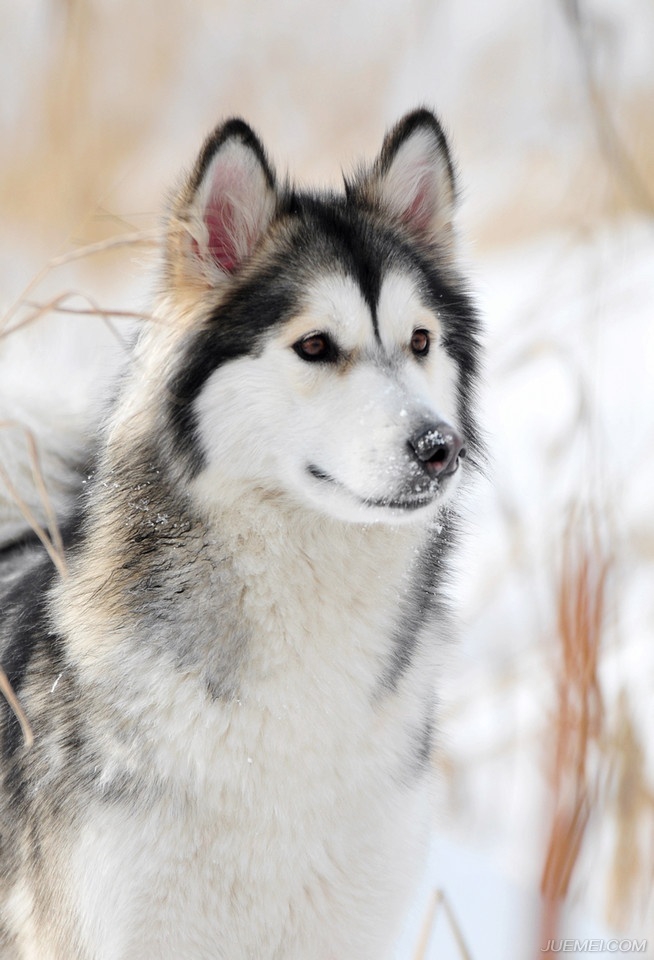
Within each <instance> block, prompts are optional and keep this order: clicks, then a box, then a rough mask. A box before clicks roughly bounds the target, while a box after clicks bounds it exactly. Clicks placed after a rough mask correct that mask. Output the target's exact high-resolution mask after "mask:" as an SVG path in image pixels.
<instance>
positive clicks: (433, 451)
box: [409, 423, 466, 477]
mask: <svg viewBox="0 0 654 960" xmlns="http://www.w3.org/2000/svg"><path fill="white" fill-rule="evenodd" d="M409 447H410V448H411V451H412V452H413V454H414V455H415V456H416V457H417V458H418V460H419V461H420V463H421V464H422V465H423V466H424V468H425V469H426V470H427V472H428V473H429V474H430V475H431V476H433V477H448V476H449V475H450V474H452V473H454V471H455V470H456V468H457V467H458V465H459V457H465V455H466V449H465V447H464V446H463V440H462V439H461V437H460V436H459V434H458V433H457V432H456V430H455V429H454V428H453V427H451V426H450V425H449V423H436V424H434V425H433V426H430V427H428V428H427V429H426V430H425V429H423V430H421V431H420V433H416V434H415V436H413V437H411V439H410V440H409Z"/></svg>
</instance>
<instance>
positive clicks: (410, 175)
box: [347, 109, 456, 244]
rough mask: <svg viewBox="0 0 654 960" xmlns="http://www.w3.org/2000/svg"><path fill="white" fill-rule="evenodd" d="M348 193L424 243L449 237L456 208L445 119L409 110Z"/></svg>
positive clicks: (423, 111)
mask: <svg viewBox="0 0 654 960" xmlns="http://www.w3.org/2000/svg"><path fill="white" fill-rule="evenodd" d="M347 189H348V193H349V194H350V195H353V196H354V197H356V198H357V199H358V200H359V201H360V202H361V201H362V202H363V203H364V204H366V205H368V206H372V207H373V208H380V207H381V208H382V209H383V211H384V212H385V213H386V214H387V215H388V214H390V216H391V217H392V218H393V219H394V220H395V221H396V222H397V223H399V224H401V225H402V226H403V227H405V228H406V229H407V230H408V231H409V233H411V234H412V235H413V236H414V238H415V239H417V240H419V241H420V242H423V243H427V244H431V243H437V242H439V241H440V242H442V241H449V240H450V239H451V237H452V224H453V218H454V211H455V207H456V181H455V174H454V167H453V164H452V160H451V157H450V152H449V149H448V146H447V140H446V138H445V134H444V133H443V130H442V128H441V125H440V123H439V122H438V120H437V119H436V117H435V116H434V114H433V113H431V112H430V111H429V110H424V109H422V110H415V111H413V112H412V113H409V114H407V115H406V116H405V117H404V118H403V119H402V120H400V122H399V123H398V124H397V125H396V126H395V127H394V128H393V129H392V130H391V131H390V133H388V134H387V136H386V138H385V139H384V143H383V146H382V150H381V153H380V155H379V157H378V159H377V162H376V163H375V165H374V167H373V168H372V170H371V171H369V172H367V173H364V174H362V175H361V176H360V177H359V178H358V180H356V181H355V182H354V183H352V184H347Z"/></svg>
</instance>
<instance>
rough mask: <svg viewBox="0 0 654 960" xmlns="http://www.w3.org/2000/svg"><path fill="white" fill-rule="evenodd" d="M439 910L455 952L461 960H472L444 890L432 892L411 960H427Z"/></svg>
mask: <svg viewBox="0 0 654 960" xmlns="http://www.w3.org/2000/svg"><path fill="white" fill-rule="evenodd" d="M440 908H442V910H443V913H444V915H445V919H446V920H447V923H448V926H449V928H450V930H451V931H452V936H453V937H454V942H455V943H456V946H457V950H458V951H459V953H460V955H461V960H472V954H471V953H470V951H469V950H468V947H467V946H466V942H465V939H464V936H463V931H462V930H461V927H460V925H459V922H458V920H457V919H456V915H455V913H454V910H453V909H452V906H451V904H450V902H449V900H448V898H447V896H446V894H445V891H444V890H434V893H433V895H432V898H431V902H430V904H429V909H428V910H427V913H426V915H425V919H424V921H423V925H422V930H421V932H420V939H419V941H418V946H417V949H416V953H415V955H414V958H413V960H427V950H428V948H429V942H430V940H431V938H432V936H433V933H434V928H435V926H436V920H437V917H438V913H439V909H440Z"/></svg>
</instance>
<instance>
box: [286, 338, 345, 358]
mask: <svg viewBox="0 0 654 960" xmlns="http://www.w3.org/2000/svg"><path fill="white" fill-rule="evenodd" d="M293 349H294V350H295V352H296V353H297V355H298V357H301V358H302V360H309V361H313V360H324V361H331V360H335V359H336V348H335V346H334V344H333V343H332V341H331V340H330V339H329V337H328V336H327V334H326V333H311V334H309V336H308V337H304V338H303V339H302V340H298V342H297V343H294V344H293Z"/></svg>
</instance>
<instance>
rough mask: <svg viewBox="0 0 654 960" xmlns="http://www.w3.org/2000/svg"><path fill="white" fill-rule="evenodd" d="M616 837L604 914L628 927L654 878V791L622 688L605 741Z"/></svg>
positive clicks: (647, 897)
mask: <svg viewBox="0 0 654 960" xmlns="http://www.w3.org/2000/svg"><path fill="white" fill-rule="evenodd" d="M607 750H608V753H609V759H610V766H611V773H612V781H613V790H612V798H611V799H612V803H613V811H612V812H613V814H614V818H615V826H616V835H615V843H614V848H613V862H612V865H611V874H610V879H609V888H608V897H607V901H608V902H607V917H608V921H609V923H610V924H611V925H612V926H613V927H614V928H615V929H616V930H626V929H628V927H629V925H630V924H633V923H635V922H637V921H638V918H639V916H642V915H643V914H644V913H645V912H646V911H647V907H648V905H649V903H650V901H651V897H652V877H653V876H654V850H653V841H654V792H653V791H652V788H651V785H650V783H649V780H648V771H647V762H646V761H647V756H646V749H645V747H644V745H643V743H642V740H641V736H640V735H639V732H638V730H637V727H636V725H635V724H634V721H633V718H632V716H631V710H630V708H629V699H628V694H627V692H626V690H624V689H623V690H621V691H620V696H619V698H618V710H617V722H616V725H615V730H614V732H613V735H612V736H611V738H610V739H609V740H608V742H607Z"/></svg>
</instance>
